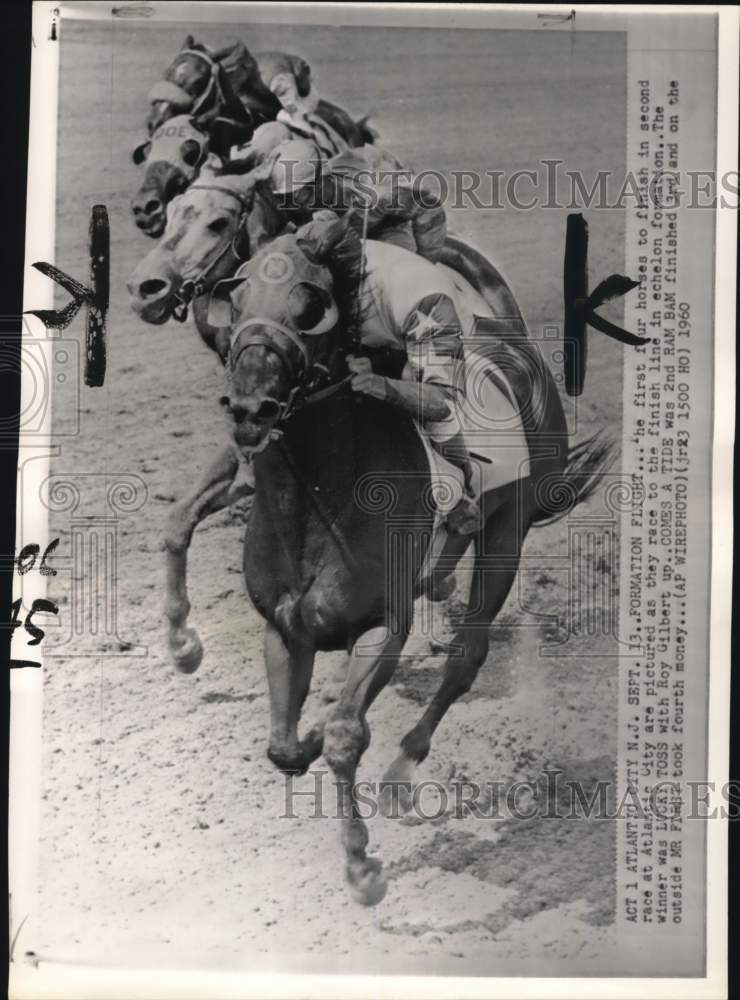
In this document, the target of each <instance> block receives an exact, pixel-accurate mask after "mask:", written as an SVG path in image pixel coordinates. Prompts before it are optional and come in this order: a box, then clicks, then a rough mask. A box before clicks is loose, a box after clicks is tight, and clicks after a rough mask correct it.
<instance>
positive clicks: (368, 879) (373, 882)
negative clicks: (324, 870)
mask: <svg viewBox="0 0 740 1000" xmlns="http://www.w3.org/2000/svg"><path fill="white" fill-rule="evenodd" d="M347 880H348V882H349V891H350V895H351V896H352V899H354V901H355V902H356V903H361V904H362V906H377V904H378V903H379V902H380V901H381V899H382V898H383V897H384V896H385V894H386V892H387V890H388V880H387V878H386V877H385V875H384V874H383V865H382V864H381V863H380V861H378V859H377V858H367V860H366V861H365V863H364V866H363V869H362V871H361V872H360V873H359V874H358V873H357V871H356V869H355V870H354V871H351V872H350V871H348V873H347Z"/></svg>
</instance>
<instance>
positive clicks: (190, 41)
mask: <svg viewBox="0 0 740 1000" xmlns="http://www.w3.org/2000/svg"><path fill="white" fill-rule="evenodd" d="M194 45H195V39H194V38H193V36H192V35H185V41H184V42H183V43H182V45H181V46H180V51H181V52H184V51H185V49H192V47H193V46H194Z"/></svg>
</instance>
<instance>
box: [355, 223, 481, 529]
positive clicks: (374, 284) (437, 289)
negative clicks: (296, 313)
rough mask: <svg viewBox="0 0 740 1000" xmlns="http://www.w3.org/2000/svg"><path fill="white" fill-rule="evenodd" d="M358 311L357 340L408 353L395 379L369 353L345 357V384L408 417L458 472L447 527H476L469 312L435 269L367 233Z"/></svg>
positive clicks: (428, 262) (370, 345)
mask: <svg viewBox="0 0 740 1000" xmlns="http://www.w3.org/2000/svg"><path fill="white" fill-rule="evenodd" d="M359 315H360V343H361V345H362V346H363V347H368V348H378V347H395V348H399V349H401V350H405V351H406V355H407V359H408V360H407V363H406V366H405V367H404V370H403V374H402V377H401V379H400V380H399V379H391V378H387V377H385V376H382V375H378V374H376V373H374V372H373V371H372V368H371V365H370V361H369V359H368V358H365V357H356V358H350V359H349V362H348V364H349V368H350V371H351V372H352V388H353V389H354V390H355V392H359V393H362V394H364V395H369V396H374V397H375V398H377V399H381V400H385V401H386V402H388V403H389V404H391V405H392V406H395V407H397V408H398V409H399V410H402V411H403V412H405V413H407V414H409V415H410V416H412V417H413V418H414V419H415V420H416V421H417V425H418V426H419V429H420V430H421V432H422V433H423V434H424V435H425V436H426V437H427V438H428V439H429V441H430V442H431V444H432V447H433V448H434V449H435V450H436V451H438V452H439V453H440V454H441V455H442V456H443V457H444V458H445V459H447V461H448V462H451V463H452V465H454V466H457V467H458V468H459V469H460V470H461V471H462V473H463V481H464V485H465V494H464V496H463V497H462V499H461V501H460V503H459V504H458V506H457V507H456V508H455V509H454V510H453V511H452V512H451V513H450V514H449V516H448V518H447V526H448V528H449V529H450V530H452V531H454V532H456V533H458V534H469V533H471V532H473V531H475V530H476V529H477V528H478V527H480V513H479V510H478V505H477V502H476V501H475V498H474V495H473V482H472V473H473V468H472V464H471V461H470V457H469V455H468V450H467V446H466V444H465V438H464V434H463V423H462V420H461V414H460V408H461V404H462V402H463V393H464V383H465V377H464V368H465V355H464V347H463V339H464V337H465V336H466V335H467V334H469V333H470V332H471V330H472V326H473V323H474V318H473V316H472V314H470V313H469V311H468V310H466V309H465V307H464V305H463V303H462V301H461V296H460V294H459V292H458V290H457V289H456V287H455V285H454V283H453V281H452V279H451V278H450V277H449V276H448V275H447V274H446V273H445V272H444V271H442V270H441V269H440V268H437V267H435V266H434V264H432V263H431V262H430V261H428V260H424V259H423V258H422V257H420V256H418V255H416V254H411V253H409V252H408V251H407V250H404V249H403V248H399V247H398V246H395V245H393V244H392V243H383V242H378V241H374V240H368V241H366V243H365V277H364V280H363V285H362V290H361V293H360V306H359Z"/></svg>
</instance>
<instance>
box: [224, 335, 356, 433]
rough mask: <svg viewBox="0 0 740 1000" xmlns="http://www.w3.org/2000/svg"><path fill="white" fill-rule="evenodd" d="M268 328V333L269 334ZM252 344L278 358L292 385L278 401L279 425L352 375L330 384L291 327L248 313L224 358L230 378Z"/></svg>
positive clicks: (326, 370)
mask: <svg viewBox="0 0 740 1000" xmlns="http://www.w3.org/2000/svg"><path fill="white" fill-rule="evenodd" d="M254 327H259V329H258V330H256V331H255V330H253V332H251V333H250V332H249V331H250V329H252V328H254ZM266 328H267V329H266ZM267 330H269V331H270V332H269V333H268V332H267ZM327 332H328V331H327ZM255 346H258V347H264V348H266V349H267V350H268V351H272V353H273V354H276V355H277V356H278V357H279V358H280V360H281V361H282V363H283V365H284V366H285V368H286V370H287V372H288V377H289V379H290V382H291V384H292V388H291V390H290V392H289V393H288V398H287V400H284V401H283V402H281V403H280V406H281V412H280V416H279V417H278V419H277V421H276V424H278V425H279V424H282V423H285V421H286V420H288V418H289V417H291V416H293V414H294V413H295V412H296V411H297V410H298V409H300V408H301V407H303V406H305V405H306V404H308V403H315V402H318V401H319V400H320V399H325V398H326V397H327V396H329V395H331V394H332V393H334V392H336V391H338V390H339V389H341V388H343V387H344V386H345V384H346V383H347V382H349V379H350V377H351V376H348V377H347V378H343V379H341V380H340V381H339V382H331V383H330V382H329V379H330V378H331V373H330V370H329V368H328V367H327V366H326V365H324V364H322V363H321V362H318V361H313V360H312V359H311V355H310V352H309V350H308V348H307V347H306V344H305V343H304V341H303V338H302V337H301V336H300V334H298V333H296V332H295V330H291V328H290V327H289V326H286V325H285V324H284V323H279V322H278V321H277V320H274V319H270V318H269V317H267V316H250V318H249V319H248V320H245V321H244V323H241V324H240V325H239V326H237V327H235V329H234V330H233V331H232V334H231V340H230V344H229V356H228V360H227V372H228V373H229V377H231V374H232V373H233V371H234V369H235V367H236V364H237V362H238V360H239V358H240V357H241V355H242V354H243V353H244V351H245V350H247V348H249V347H255ZM339 350H341V348H339Z"/></svg>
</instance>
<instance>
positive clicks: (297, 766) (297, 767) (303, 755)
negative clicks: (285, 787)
mask: <svg viewBox="0 0 740 1000" xmlns="http://www.w3.org/2000/svg"><path fill="white" fill-rule="evenodd" d="M314 656H315V652H314V650H313V648H312V647H311V646H309V645H308V644H305V645H301V644H299V643H292V644H291V645H290V646H289V645H288V643H286V641H285V639H284V638H283V636H282V635H281V634H280V632H279V631H278V630H277V629H276V628H275V626H274V625H271V624H270V623H269V622H268V623H267V625H266V626H265V665H266V667H267V682H268V685H269V688H270V743H269V746H268V749H267V756H268V757H269V758H270V760H271V761H272V762H273V764H275V766H276V767H279V768H280V770H281V771H286V772H289V773H291V774H295V773H297V774H304V773H305V772H306V771H307V770H308V767H309V765H310V764H312V763H313V761H315V760H316V758H317V757H318V756H319V754H320V753H321V745H322V736H323V729H322V727H321V726H315V727H314V728H313V729H312V730H311V731H310V732H309V734H308V736H307V737H306V739H305V740H303V741H301V740H299V739H298V722H299V720H300V717H301V709H302V708H303V703H304V701H305V700H306V695H307V694H308V689H309V687H310V685H311V675H312V674H313V663H314Z"/></svg>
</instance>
